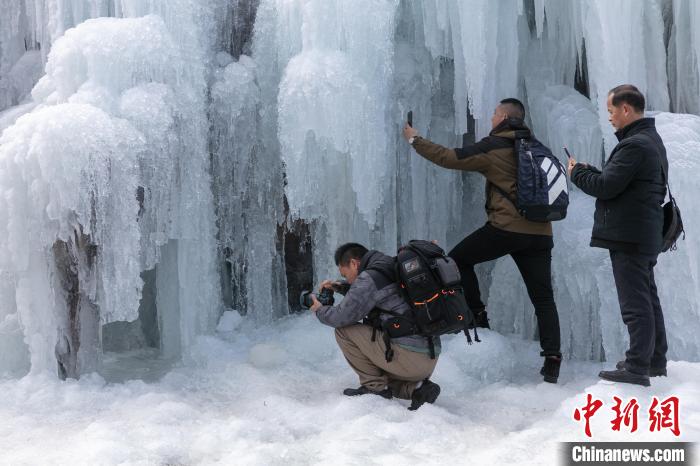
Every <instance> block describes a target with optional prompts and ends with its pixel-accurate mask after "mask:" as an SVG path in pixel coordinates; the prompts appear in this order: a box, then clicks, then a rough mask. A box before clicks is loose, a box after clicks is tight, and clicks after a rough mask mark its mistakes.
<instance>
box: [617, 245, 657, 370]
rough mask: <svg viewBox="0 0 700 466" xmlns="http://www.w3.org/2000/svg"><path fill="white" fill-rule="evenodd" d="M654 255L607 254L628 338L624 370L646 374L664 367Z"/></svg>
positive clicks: (620, 252) (618, 252)
mask: <svg viewBox="0 0 700 466" xmlns="http://www.w3.org/2000/svg"><path fill="white" fill-rule="evenodd" d="M656 257H657V255H656V254H654V255H648V254H639V253H627V252H622V251H610V260H611V261H612V269H613V276H614V277H615V286H616V287H617V299H618V301H619V302H620V311H621V312H622V321H623V322H624V323H625V325H626V326H627V331H628V332H629V335H630V348H629V350H628V351H627V353H625V356H626V359H625V367H626V368H627V370H628V371H630V372H635V373H637V374H644V375H647V374H648V373H649V367H654V368H659V369H661V368H665V367H666V350H668V344H667V343H666V327H665V326H664V314H663V311H662V310H661V303H660V302H659V296H658V294H657V292H656V283H655V282H654V266H655V265H656Z"/></svg>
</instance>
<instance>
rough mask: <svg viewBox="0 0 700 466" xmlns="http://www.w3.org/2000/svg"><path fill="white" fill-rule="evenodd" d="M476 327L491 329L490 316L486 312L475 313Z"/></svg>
mask: <svg viewBox="0 0 700 466" xmlns="http://www.w3.org/2000/svg"><path fill="white" fill-rule="evenodd" d="M474 327H481V328H487V329H491V326H490V325H489V318H488V315H487V314H486V311H476V312H474ZM472 328H473V327H472Z"/></svg>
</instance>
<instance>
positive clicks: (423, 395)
mask: <svg viewBox="0 0 700 466" xmlns="http://www.w3.org/2000/svg"><path fill="white" fill-rule="evenodd" d="M438 396H440V385H438V384H436V383H435V382H431V381H430V380H428V379H425V380H424V381H423V385H421V386H420V388H416V389H415V390H413V394H412V395H411V406H409V407H408V409H409V411H415V410H416V409H418V408H420V407H421V406H423V403H435V400H437V397H438Z"/></svg>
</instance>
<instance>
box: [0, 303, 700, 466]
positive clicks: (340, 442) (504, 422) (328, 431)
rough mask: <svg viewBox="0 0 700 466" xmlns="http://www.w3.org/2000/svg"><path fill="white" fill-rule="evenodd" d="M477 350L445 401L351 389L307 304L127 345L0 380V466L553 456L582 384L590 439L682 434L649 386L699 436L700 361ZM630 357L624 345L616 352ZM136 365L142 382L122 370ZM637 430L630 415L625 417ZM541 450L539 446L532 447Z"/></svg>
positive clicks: (455, 373)
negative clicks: (156, 345) (631, 381)
mask: <svg viewBox="0 0 700 466" xmlns="http://www.w3.org/2000/svg"><path fill="white" fill-rule="evenodd" d="M480 335H481V337H482V340H483V342H482V343H481V344H475V345H472V346H467V344H466V342H465V339H464V337H463V336H462V335H456V336H453V337H450V338H445V352H444V355H443V357H442V358H441V360H440V361H439V363H438V366H437V369H436V372H435V374H434V376H433V380H434V381H436V382H437V383H439V384H440V385H441V387H442V394H441V396H440V398H438V400H437V402H436V403H435V405H425V406H423V407H422V408H421V409H420V410H419V411H417V412H410V411H408V410H407V409H406V408H407V406H408V402H407V401H402V400H391V401H388V400H384V399H382V398H378V397H369V396H367V397H360V398H348V397H344V396H343V395H342V394H341V391H342V389H343V388H345V387H349V386H356V384H357V379H356V377H355V375H354V373H353V372H352V371H351V369H350V368H349V367H347V365H346V363H345V361H344V359H343V357H342V354H341V353H340V351H339V350H338V349H337V347H336V344H335V341H334V338H333V331H332V329H330V328H328V327H325V326H322V325H321V324H319V323H318V322H317V321H316V320H315V319H314V318H312V317H311V316H309V315H304V316H299V317H291V318H286V319H282V320H281V321H279V322H276V323H274V324H273V325H272V326H271V327H268V328H264V329H263V328H253V327H250V326H249V323H248V322H243V323H242V325H241V327H240V329H237V330H234V331H228V332H226V333H225V336H220V337H202V338H200V339H199V340H198V342H197V343H196V344H195V346H194V351H193V354H192V362H191V363H190V364H188V365H183V364H175V366H174V367H172V369H170V370H169V371H168V367H169V364H168V363H166V362H163V361H158V360H157V359H156V360H154V359H151V358H149V355H146V354H143V353H141V354H139V353H129V354H126V355H120V356H119V357H120V358H121V360H120V361H119V364H118V367H119V370H120V371H121V373H115V372H112V373H109V368H110V366H112V367H114V365H112V364H111V362H115V361H110V359H111V358H112V356H111V355H109V354H108V355H107V357H106V359H107V360H106V361H105V362H106V363H105V368H106V369H105V370H106V371H107V373H106V374H105V378H103V377H101V376H98V375H90V376H86V377H84V378H83V379H81V380H80V381H79V382H76V381H68V382H64V383H61V382H58V381H56V380H54V379H55V378H54V377H45V376H31V377H27V378H24V379H21V380H20V381H16V380H15V381H3V382H0V391H1V392H2V393H3V401H2V402H1V403H0V419H2V420H3V422H1V423H0V462H2V463H9V464H27V463H44V464H46V463H54V464H57V463H58V464H66V463H70V464H267V465H269V464H319V463H320V464H415V463H417V462H420V463H424V464H507V463H518V464H554V463H555V461H556V455H557V454H558V442H560V441H576V440H583V439H584V433H583V425H581V424H579V423H577V422H575V421H574V420H573V416H572V414H573V411H574V409H575V408H576V407H582V406H583V404H584V402H585V395H584V393H586V392H588V393H591V394H593V395H594V396H595V397H597V398H599V399H601V400H602V401H603V402H604V403H605V405H604V406H603V408H601V410H600V411H599V413H598V414H596V416H594V417H593V419H592V425H591V429H592V431H593V435H594V437H593V439H594V440H597V441H612V440H633V441H644V440H658V441H668V440H673V439H674V438H673V435H672V434H671V433H669V432H668V431H664V432H661V433H658V432H657V433H649V432H648V420H647V417H648V415H647V409H648V407H649V405H650V399H651V397H652V396H657V397H659V398H660V399H665V398H666V397H668V396H670V395H671V394H675V395H677V396H679V397H680V400H681V437H680V440H686V441H695V440H698V438H699V434H700V402H699V401H698V400H700V383H699V382H700V364H698V363H687V362H671V363H670V365H669V377H668V378H661V379H658V378H655V379H652V387H651V388H650V389H645V388H643V387H636V386H616V385H614V384H609V383H606V382H602V381H599V380H598V379H597V377H596V374H597V373H598V371H599V370H600V369H602V368H604V367H606V366H610V364H608V365H606V364H601V363H591V362H580V361H565V362H564V365H563V366H562V374H561V377H560V383H559V384H558V385H551V384H547V383H544V382H542V380H541V377H540V376H539V374H538V371H539V367H540V363H541V358H540V357H539V347H538V345H537V343H536V342H531V341H525V340H521V339H519V338H518V337H515V336H513V337H504V336H501V335H499V334H497V333H495V332H491V331H486V330H484V331H482V332H480ZM620 356H621V355H612V358H613V359H615V358H618V357H620ZM127 376H131V377H134V376H137V377H142V378H143V379H144V380H147V381H148V382H144V381H142V380H138V379H137V380H133V379H132V380H127V381H124V382H119V383H113V382H106V381H105V379H109V380H118V379H120V377H121V380H124V379H126V378H127ZM613 396H618V397H620V398H622V399H623V400H625V401H628V400H629V399H630V398H631V397H636V398H637V399H638V401H639V405H640V413H639V429H638V431H637V432H635V433H634V434H629V433H614V432H612V431H611V427H610V424H609V422H610V421H611V420H612V417H613V413H612V410H611V408H612V405H613ZM623 432H624V427H623ZM534 446H537V447H536V448H534Z"/></svg>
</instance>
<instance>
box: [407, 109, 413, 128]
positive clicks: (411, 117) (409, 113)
mask: <svg viewBox="0 0 700 466" xmlns="http://www.w3.org/2000/svg"><path fill="white" fill-rule="evenodd" d="M406 121H407V122H408V126H410V127H411V128H413V110H410V111H409V112H408V118H407V119H406Z"/></svg>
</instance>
